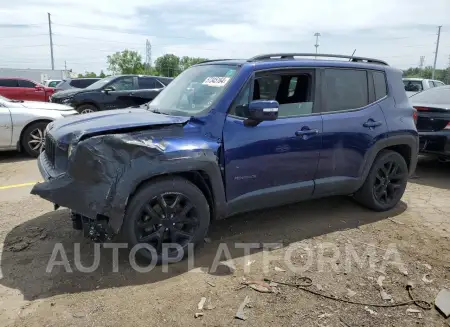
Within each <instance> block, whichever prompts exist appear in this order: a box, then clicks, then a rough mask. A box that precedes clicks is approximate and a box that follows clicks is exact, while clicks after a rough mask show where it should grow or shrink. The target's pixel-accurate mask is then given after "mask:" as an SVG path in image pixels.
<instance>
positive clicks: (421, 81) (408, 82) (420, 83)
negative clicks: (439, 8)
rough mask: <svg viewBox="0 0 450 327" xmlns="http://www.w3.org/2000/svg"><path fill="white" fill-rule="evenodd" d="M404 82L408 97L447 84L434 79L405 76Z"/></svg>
mask: <svg viewBox="0 0 450 327" xmlns="http://www.w3.org/2000/svg"><path fill="white" fill-rule="evenodd" d="M403 84H404V85H405V91H406V95H407V96H408V97H410V96H412V95H414V94H416V93H418V92H422V91H425V90H428V89H431V88H433V87H437V86H443V85H445V84H444V83H443V82H441V81H438V80H434V79H426V78H412V77H408V78H403Z"/></svg>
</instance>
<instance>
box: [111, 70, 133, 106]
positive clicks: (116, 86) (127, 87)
mask: <svg viewBox="0 0 450 327" xmlns="http://www.w3.org/2000/svg"><path fill="white" fill-rule="evenodd" d="M109 87H112V88H113V90H112V91H108V92H105V91H103V107H104V109H105V110H110V109H122V108H127V107H130V106H133V105H134V104H133V101H132V97H133V96H134V92H133V91H135V90H136V89H137V77H135V76H123V77H119V78H117V79H115V80H114V81H113V82H111V83H110V84H109V85H107V86H106V87H105V88H109Z"/></svg>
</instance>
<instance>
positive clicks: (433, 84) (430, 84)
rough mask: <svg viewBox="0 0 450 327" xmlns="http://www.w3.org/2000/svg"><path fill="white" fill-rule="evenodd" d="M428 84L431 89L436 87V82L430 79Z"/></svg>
mask: <svg viewBox="0 0 450 327" xmlns="http://www.w3.org/2000/svg"><path fill="white" fill-rule="evenodd" d="M428 85H429V86H430V89H431V88H432V87H435V86H436V84H435V83H434V82H433V81H428Z"/></svg>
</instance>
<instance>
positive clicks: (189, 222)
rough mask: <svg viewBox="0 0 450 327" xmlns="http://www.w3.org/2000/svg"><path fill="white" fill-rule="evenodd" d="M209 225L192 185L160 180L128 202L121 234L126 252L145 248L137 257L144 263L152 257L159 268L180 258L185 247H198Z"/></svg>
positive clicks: (204, 205) (202, 198) (205, 207)
mask: <svg viewBox="0 0 450 327" xmlns="http://www.w3.org/2000/svg"><path fill="white" fill-rule="evenodd" d="M209 223H210V210H209V204H208V201H207V199H206V197H205V195H204V194H203V193H202V191H201V190H200V189H199V188H198V187H197V186H196V185H194V184H193V183H191V182H190V181H188V180H186V179H184V178H181V177H175V176H174V177H161V178H156V179H154V180H150V181H149V182H147V183H145V184H144V185H142V186H141V187H139V189H138V190H137V191H136V193H135V194H134V195H133V197H132V198H131V199H130V201H129V203H128V206H127V209H126V213H125V218H124V221H123V226H122V234H123V237H124V238H125V240H126V241H127V242H128V246H129V248H130V249H131V248H132V247H134V246H136V245H145V246H146V245H149V248H146V247H142V248H140V249H138V250H137V255H138V256H140V257H142V258H144V259H145V260H154V259H155V258H154V256H156V257H157V258H156V260H157V261H156V262H157V263H158V264H161V263H163V262H164V261H166V262H174V261H177V260H180V259H182V258H184V257H185V256H186V255H187V254H188V246H189V244H191V245H193V246H194V247H195V246H197V245H199V244H202V243H203V242H204V238H205V236H206V233H207V232H208V228H209ZM165 246H167V249H166V251H167V252H166V251H164V247H165ZM150 249H152V251H150ZM180 251H181V252H180ZM165 254H167V257H165V256H164V255H165ZM175 259H176V260H175Z"/></svg>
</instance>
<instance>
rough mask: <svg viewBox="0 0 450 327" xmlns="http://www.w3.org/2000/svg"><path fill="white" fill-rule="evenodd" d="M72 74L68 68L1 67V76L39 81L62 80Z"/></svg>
mask: <svg viewBox="0 0 450 327" xmlns="http://www.w3.org/2000/svg"><path fill="white" fill-rule="evenodd" d="M71 75H72V74H71V72H70V71H68V70H51V69H17V68H0V77H21V78H28V79H31V80H33V81H35V82H38V83H42V82H44V81H45V80H48V79H57V80H60V79H61V80H62V79H65V78H67V77H71Z"/></svg>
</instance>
